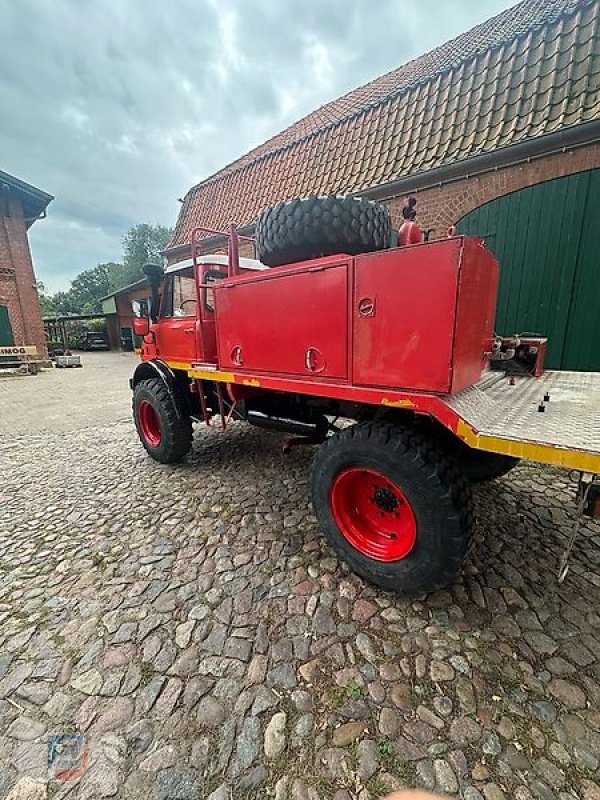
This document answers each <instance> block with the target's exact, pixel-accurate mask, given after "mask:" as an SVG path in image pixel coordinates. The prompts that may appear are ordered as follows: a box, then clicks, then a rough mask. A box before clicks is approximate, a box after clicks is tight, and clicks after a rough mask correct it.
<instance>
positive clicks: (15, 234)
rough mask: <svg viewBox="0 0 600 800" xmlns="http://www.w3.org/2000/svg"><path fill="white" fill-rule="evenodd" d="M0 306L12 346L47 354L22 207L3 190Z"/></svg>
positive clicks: (12, 195)
mask: <svg viewBox="0 0 600 800" xmlns="http://www.w3.org/2000/svg"><path fill="white" fill-rule="evenodd" d="M0 305H4V306H8V314H9V317H10V322H11V327H12V331H13V336H14V340H15V344H27V345H31V344H34V345H35V346H36V347H37V349H38V353H40V355H47V349H46V337H45V336H44V325H43V323H42V314H41V311H40V301H39V297H38V292H37V286H36V280H35V274H34V271H33V263H32V260H31V252H30V250H29V241H28V239H27V229H26V227H25V221H24V219H23V208H22V206H21V202H20V200H19V198H18V197H17V196H16V195H15V194H14V192H11V191H10V190H6V189H5V190H0Z"/></svg>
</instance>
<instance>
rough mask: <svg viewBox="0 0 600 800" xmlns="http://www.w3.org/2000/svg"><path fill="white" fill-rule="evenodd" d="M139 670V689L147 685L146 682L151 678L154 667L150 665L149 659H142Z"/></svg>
mask: <svg viewBox="0 0 600 800" xmlns="http://www.w3.org/2000/svg"><path fill="white" fill-rule="evenodd" d="M140 672H141V677H140V689H143V688H144V686H148V684H149V683H150V681H151V680H152V676H153V675H154V669H153V667H152V664H151V663H150V662H149V661H142V666H141V667H140Z"/></svg>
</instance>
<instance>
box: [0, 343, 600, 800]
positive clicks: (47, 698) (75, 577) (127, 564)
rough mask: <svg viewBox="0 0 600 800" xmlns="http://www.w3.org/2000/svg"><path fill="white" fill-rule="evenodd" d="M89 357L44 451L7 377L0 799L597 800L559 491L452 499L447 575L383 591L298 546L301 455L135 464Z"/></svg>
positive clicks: (246, 439)
mask: <svg viewBox="0 0 600 800" xmlns="http://www.w3.org/2000/svg"><path fill="white" fill-rule="evenodd" d="M110 358H113V361H111V360H110ZM110 358H109V357H106V360H102V359H99V360H98V361H97V362H95V363H97V364H98V365H100V364H105V365H108V364H113V366H114V369H112V370H111V369H108V368H107V369H106V370H105V371H104V372H103V373H102V374H103V375H104V376H105V377H104V379H103V383H102V384H99V386H98V391H97V392H96V393H95V394H93V393H92V392H87V394H86V397H90V396H94V398H95V400H94V402H95V403H96V406H95V408H96V409H97V410H98V414H99V422H98V423H97V424H96V426H93V424H92V420H93V416H94V411H93V409H87V410H86V411H85V415H86V417H87V419H88V422H89V425H88V426H87V427H85V428H83V429H81V430H73V429H71V431H70V432H67V433H64V432H62V431H61V432H60V433H48V432H44V430H45V429H46V431H47V429H48V427H49V426H48V425H47V423H45V422H44V421H43V419H41V417H39V415H38V413H37V412H36V411H35V409H36V407H37V406H36V404H37V403H38V400H37V399H35V393H33V392H32V390H31V389H32V387H34V386H36V387H37V386H38V384H37V383H35V380H36V379H34V378H23V379H14V381H13V382H12V383H11V388H10V391H11V392H12V393H13V394H12V397H13V402H14V403H16V404H18V406H19V408H18V410H17V411H16V414H17V417H21V416H23V413H24V412H26V411H27V409H31V410H32V415H31V416H32V420H31V432H30V433H28V434H27V435H23V436H18V437H16V438H12V439H9V440H8V441H7V437H6V435H4V436H3V440H2V446H1V448H0V465H1V468H2V481H1V483H0V798H2V797H7V796H8V797H9V798H11V800H14V798H21V799H23V798H27V799H28V800H33V798H36V800H40V799H41V798H45V797H46V796H48V797H53V798H54V797H57V798H62V797H73V798H75V797H77V798H94V800H95V799H96V798H103V797H118V798H136V799H137V798H144V799H145V800H151V799H152V798H156V799H157V800H169V799H172V800H188V799H189V800H192V798H198V799H199V800H200V799H202V798H210V800H227V798H229V797H235V798H236V800H237V798H241V799H246V798H267V797H274V798H276V800H317V799H318V798H321V800H329V798H335V800H353V799H355V800H369V799H370V798H377V797H380V796H383V795H384V794H385V793H386V791H387V790H388V789H390V788H394V787H401V786H405V785H411V786H414V785H420V786H424V787H428V788H435V789H437V790H439V791H443V792H447V793H448V794H450V795H459V796H461V797H463V798H465V800H481V798H485V800H502V798H507V800H508V798H516V800H528V798H539V799H540V800H551V799H552V798H560V800H571V798H580V799H581V800H598V798H599V797H600V788H599V786H598V781H599V777H600V773H599V757H600V616H599V615H598V599H599V597H600V574H599V573H600V570H599V557H598V553H599V550H598V544H600V528H599V527H598V526H597V525H596V524H594V523H588V524H586V525H585V526H584V529H583V532H582V537H581V538H580V539H579V540H578V542H577V544H576V548H575V553H574V557H573V561H572V567H571V571H570V573H569V575H568V576H567V579H566V581H565V583H564V584H562V585H561V586H558V585H557V583H556V579H555V571H556V565H557V560H558V555H559V551H560V548H561V546H563V545H564V543H565V541H566V538H567V535H568V532H569V526H570V524H571V521H572V518H571V509H572V506H573V499H572V488H571V487H570V486H569V485H568V483H567V482H566V478H565V476H564V475H563V474H562V473H559V472H556V471H553V470H550V469H543V468H538V467H529V466H526V467H520V468H518V469H517V470H515V471H514V472H513V473H511V475H510V476H509V477H507V478H505V479H502V480H499V481H496V482H495V483H493V484H489V485H488V486H487V487H485V488H482V489H478V490H477V514H478V518H479V526H478V531H479V533H478V537H477V540H476V544H475V548H474V552H473V555H472V558H471V560H470V562H469V564H468V567H467V570H466V572H465V575H464V578H463V579H462V580H461V581H460V582H458V583H457V584H456V585H454V586H452V587H451V588H450V589H448V590H447V591H443V592H438V593H436V594H434V595H430V596H428V597H419V598H399V597H395V596H392V595H388V594H384V593H382V592H379V591H377V590H374V589H373V588H370V587H368V586H366V585H365V584H364V583H363V582H362V581H361V580H359V579H358V578H356V577H355V576H353V575H351V574H349V573H348V571H347V570H346V569H345V568H344V566H343V565H342V564H340V563H339V561H338V560H337V559H336V558H335V557H334V555H333V553H332V552H331V551H330V549H329V548H328V547H327V545H326V544H325V543H324V542H323V540H322V538H321V536H320V535H319V533H318V531H317V529H316V526H315V521H314V518H313V516H312V513H311V509H310V506H309V503H308V501H307V481H306V478H307V471H308V466H309V462H310V457H311V454H310V452H309V451H305V450H295V451H293V452H292V453H291V454H290V455H288V456H285V455H283V454H282V452H281V442H282V439H281V438H280V437H278V436H276V435H271V434H265V433H264V432H261V431H257V430H254V429H251V428H247V427H244V426H242V425H239V424H236V425H234V426H232V428H231V429H230V430H229V431H228V432H227V433H226V434H224V435H222V434H219V433H218V432H216V431H209V432H206V431H198V433H197V435H196V440H195V446H194V452H193V455H192V456H191V457H190V459H189V460H188V461H187V462H186V463H184V464H182V465H180V466H176V467H166V466H161V465H159V464H156V463H154V462H152V461H151V460H150V459H148V458H147V457H146V455H145V453H144V451H143V450H142V448H141V446H140V445H139V443H138V442H137V441H136V438H135V435H134V431H133V427H132V424H131V423H130V422H129V421H119V420H124V419H126V418H127V417H128V413H129V412H128V403H129V397H128V391H127V390H126V391H123V392H122V395H119V396H122V398H123V399H122V406H121V405H119V404H118V403H116V402H115V403H114V404H112V405H111V408H112V411H111V414H112V418H113V420H114V421H113V422H110V420H109V418H108V416H109V415H107V413H106V410H105V409H106V406H105V404H104V397H103V393H104V391H105V390H106V391H107V392H108V393H109V394H110V395H111V396H114V397H117V395H118V393H119V392H120V391H121V388H118V387H121V381H125V378H126V375H125V374H123V375H120V374H119V371H120V370H121V363H124V362H119V361H117V360H115V357H112V356H111V357H110ZM116 365H118V367H117V366H116ZM98 370H100V367H98ZM122 371H123V372H124V373H125V370H124V369H123V370H122ZM79 372H80V373H84V372H85V369H84V370H80V371H79ZM92 373H93V370H91V369H90V372H89V374H90V376H92ZM98 374H100V372H98ZM82 379H83V378H82ZM51 380H59V378H58V376H52V377H51ZM60 380H63V383H62V387H63V388H62V392H63V406H64V409H65V411H66V412H68V414H69V418H78V415H82V414H83V413H84V412H82V411H80V410H79V411H78V410H77V409H76V408H75V407H74V406H75V404H76V403H77V399H78V397H79V392H78V390H77V385H76V383H75V382H73V383H67V381H70V380H71V378H70V377H68V378H67V380H66V381H65V380H64V379H62V378H61V379H60ZM85 380H91V378H87V379H85ZM59 382H60V381H59ZM86 391H87V390H86ZM1 392H2V388H0V393H1ZM103 409H104V410H103ZM5 413H6V411H5V409H4V408H3V409H2V414H3V415H5ZM3 426H4V428H5V429H6V419H5V418H4V420H3ZM42 434H43V435H42ZM74 732H84V733H85V734H86V737H87V744H88V748H89V751H88V762H87V770H86V771H85V772H84V774H83V776H82V777H81V778H80V779H77V780H75V779H73V780H68V781H66V780H51V781H50V782H49V783H47V779H48V771H47V765H46V751H47V735H48V734H73V733H74ZM232 789H233V795H232V794H231V791H232Z"/></svg>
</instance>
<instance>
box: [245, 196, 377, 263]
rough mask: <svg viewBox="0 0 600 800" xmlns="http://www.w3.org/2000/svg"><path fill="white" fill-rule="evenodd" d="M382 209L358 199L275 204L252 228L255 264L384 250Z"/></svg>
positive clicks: (306, 198) (291, 261)
mask: <svg viewBox="0 0 600 800" xmlns="http://www.w3.org/2000/svg"><path fill="white" fill-rule="evenodd" d="M391 232H392V223H391V218H390V212H389V211H388V210H387V208H386V207H385V206H382V205H380V204H379V203H374V202H373V201H371V200H366V199H365V198H362V197H341V196H337V195H327V196H324V197H303V198H298V199H295V200H288V201H287V202H285V203H278V204H277V205H275V206H272V207H271V208H269V209H267V210H266V211H264V212H263V213H262V214H261V215H260V217H259V218H258V221H257V223H256V232H255V233H256V248H257V251H258V257H259V259H260V260H261V261H262V262H263V263H264V264H267V265H268V266H270V267H276V266H279V265H281V264H291V263H293V262H295V261H306V260H308V259H312V258H319V257H320V256H330V255H336V254H337V253H349V254H351V255H356V254H358V253H368V252H371V251H374V250H383V249H384V248H386V247H389V246H390V239H391Z"/></svg>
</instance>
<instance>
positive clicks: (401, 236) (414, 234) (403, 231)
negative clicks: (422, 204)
mask: <svg viewBox="0 0 600 800" xmlns="http://www.w3.org/2000/svg"><path fill="white" fill-rule="evenodd" d="M416 205H417V199H416V197H407V198H406V199H405V200H404V207H403V209H402V217H403V218H404V222H403V223H402V225H401V226H400V230H399V231H398V244H399V245H400V246H401V247H404V246H405V245H407V244H419V242H422V241H423V231H422V230H421V228H420V227H419V223H418V222H416V220H415V217H416V216H417V211H416V209H415V206H416Z"/></svg>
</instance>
